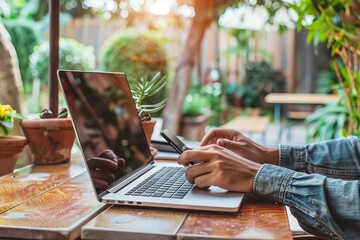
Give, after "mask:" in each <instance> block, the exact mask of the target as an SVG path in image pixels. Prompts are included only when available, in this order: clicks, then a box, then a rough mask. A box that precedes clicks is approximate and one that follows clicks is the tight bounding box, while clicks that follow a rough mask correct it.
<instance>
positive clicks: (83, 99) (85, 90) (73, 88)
mask: <svg viewBox="0 0 360 240" xmlns="http://www.w3.org/2000/svg"><path fill="white" fill-rule="evenodd" d="M59 79H60V83H61V85H62V88H63V92H64V95H65V98H66V101H67V105H68V107H69V111H70V114H71V117H72V119H73V123H74V126H75V130H76V133H77V137H78V140H79V142H80V145H81V149H82V152H83V154H84V157H85V159H86V163H87V165H88V166H87V167H88V170H89V171H90V175H91V178H92V181H93V184H94V187H95V189H96V192H97V194H101V193H102V192H104V191H105V190H106V189H108V187H111V186H112V185H114V184H115V182H116V180H118V179H120V178H122V177H123V176H125V175H126V174H128V173H130V172H132V171H134V170H136V169H138V168H139V167H141V166H143V165H145V164H146V163H148V162H149V161H151V160H152V157H151V153H150V150H149V147H148V145H147V142H146V139H145V136H144V132H143V129H142V127H141V122H140V120H139V117H138V114H137V110H136V108H135V104H134V101H133V99H132V96H131V93H130V89H129V85H128V82H127V80H126V77H125V75H124V74H122V73H104V72H77V71H67V70H60V71H59ZM109 149H110V150H112V152H113V153H115V154H116V157H115V156H114V155H111V154H109V151H108V150H109ZM104 151H105V152H104ZM107 151H108V152H107ZM110 152H111V151H110ZM100 153H102V155H100V156H103V155H104V154H105V155H107V158H110V159H107V161H104V159H102V158H98V157H97V156H98V155H99V154H100ZM117 158H123V159H124V160H125V161H124V160H120V161H119V160H118V159H117ZM109 161H110V162H109Z"/></svg>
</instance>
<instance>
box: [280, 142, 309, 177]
mask: <svg viewBox="0 0 360 240" xmlns="http://www.w3.org/2000/svg"><path fill="white" fill-rule="evenodd" d="M306 155H307V152H306V147H305V146H294V145H282V144H281V145H279V165H280V166H282V167H286V168H290V169H293V170H296V171H304V170H305V168H306Z"/></svg>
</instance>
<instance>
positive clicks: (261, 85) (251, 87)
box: [227, 62, 283, 107]
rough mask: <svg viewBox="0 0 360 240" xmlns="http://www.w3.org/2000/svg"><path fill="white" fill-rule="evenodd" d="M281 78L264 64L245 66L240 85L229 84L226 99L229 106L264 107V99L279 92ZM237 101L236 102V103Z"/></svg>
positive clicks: (254, 63) (277, 72)
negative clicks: (269, 94) (243, 76)
mask: <svg viewBox="0 0 360 240" xmlns="http://www.w3.org/2000/svg"><path fill="white" fill-rule="evenodd" d="M282 83H283V78H282V77H281V74H280V72H279V71H276V70H274V69H273V68H272V67H271V66H270V65H269V64H268V63H266V62H260V63H258V62H250V63H248V65H247V66H246V72H245V79H244V81H243V83H242V84H240V85H238V84H236V83H230V84H229V85H228V86H227V97H228V99H229V100H230V102H229V103H230V104H232V105H235V106H239V107H265V106H264V105H265V104H264V97H265V96H266V94H268V93H270V92H279V91H280V89H281V85H282ZM236 101H237V102H236Z"/></svg>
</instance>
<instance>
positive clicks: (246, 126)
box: [221, 116, 270, 133]
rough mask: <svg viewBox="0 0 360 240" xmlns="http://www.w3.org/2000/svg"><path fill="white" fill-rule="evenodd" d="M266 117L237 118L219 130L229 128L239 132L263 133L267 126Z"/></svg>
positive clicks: (267, 119) (267, 120)
mask: <svg viewBox="0 0 360 240" xmlns="http://www.w3.org/2000/svg"><path fill="white" fill-rule="evenodd" d="M269 122H270V119H269V117H268V116H237V117H235V118H234V119H232V120H231V121H229V122H227V123H225V124H224V125H222V126H221V128H230V129H234V130H237V131H239V132H251V133H263V132H264V131H265V130H266V127H267V126H268V124H269Z"/></svg>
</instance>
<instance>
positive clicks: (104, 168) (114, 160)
mask: <svg viewBox="0 0 360 240" xmlns="http://www.w3.org/2000/svg"><path fill="white" fill-rule="evenodd" d="M87 164H88V167H89V169H90V175H91V178H92V179H93V181H94V185H95V187H96V188H97V189H100V190H105V189H107V188H108V186H109V185H110V184H111V183H112V182H114V181H115V179H116V177H117V176H118V174H119V171H120V169H121V168H122V167H123V166H125V160H124V159H123V158H118V157H117V156H116V155H115V153H114V152H113V151H111V150H109V149H106V150H105V151H103V152H101V153H100V154H98V155H97V156H96V157H92V158H90V159H88V160H87Z"/></svg>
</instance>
